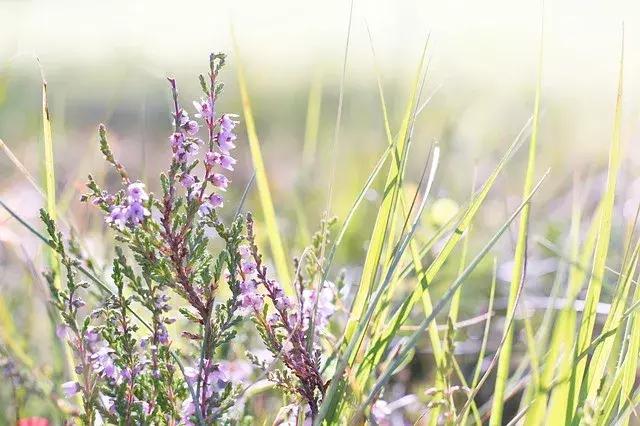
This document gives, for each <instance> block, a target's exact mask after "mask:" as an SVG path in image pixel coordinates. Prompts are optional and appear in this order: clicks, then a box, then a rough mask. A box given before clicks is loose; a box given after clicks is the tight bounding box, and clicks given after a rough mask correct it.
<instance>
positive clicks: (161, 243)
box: [41, 54, 336, 425]
mask: <svg viewBox="0 0 640 426" xmlns="http://www.w3.org/2000/svg"><path fill="white" fill-rule="evenodd" d="M224 64H225V56H224V55H223V54H212V55H211V57H210V63H209V65H210V67H209V73H208V75H207V76H206V77H205V76H203V75H201V76H200V84H201V88H202V91H203V95H204V96H203V98H202V100H199V101H194V102H193V106H194V109H195V112H196V113H195V115H194V117H195V118H197V119H198V120H197V121H196V120H193V119H191V118H190V116H189V113H188V112H187V111H186V110H185V109H184V108H183V107H182V106H181V104H180V102H179V98H178V89H177V84H176V81H175V80H174V79H169V85H170V88H171V93H172V98H173V106H174V111H173V114H172V117H173V128H174V131H173V133H172V134H171V135H170V136H169V143H168V145H169V147H170V151H171V154H172V156H171V163H170V165H169V168H168V169H167V170H166V171H165V172H164V173H162V174H161V176H160V183H161V188H162V193H161V195H160V196H158V197H156V196H155V195H154V194H152V193H149V192H148V191H147V189H146V184H145V183H143V182H141V181H139V180H134V179H133V178H132V177H131V176H130V174H129V172H128V171H127V169H126V167H125V166H124V165H123V164H122V163H120V162H119V161H118V160H117V159H116V154H115V153H114V152H113V151H112V149H111V147H110V145H109V142H108V139H107V131H106V128H105V126H103V125H100V127H99V130H98V133H99V144H100V151H101V153H102V154H103V155H104V158H105V160H106V161H107V163H109V164H110V165H111V166H112V167H113V170H114V171H115V173H117V175H118V176H119V180H120V183H121V188H120V189H118V190H116V191H115V192H109V191H107V190H105V189H103V188H102V187H101V186H100V185H99V183H98V182H96V180H95V179H94V178H93V177H92V176H89V180H88V182H87V187H88V189H89V192H88V193H87V194H85V195H83V196H82V201H86V202H90V203H91V204H93V205H94V206H96V207H97V208H98V209H99V210H101V211H102V213H103V214H104V221H105V223H106V224H107V225H108V227H109V228H111V230H112V231H113V232H114V233H115V238H116V240H117V242H118V243H119V245H118V247H117V248H116V256H115V258H114V260H113V263H112V267H111V283H110V284H106V283H102V282H100V281H97V282H98V283H99V286H98V287H95V286H94V285H92V284H91V283H89V282H87V281H82V280H80V279H79V277H78V274H77V272H78V270H79V269H81V263H80V261H79V260H78V257H81V253H80V251H79V250H78V247H77V245H76V244H75V243H74V241H68V242H67V241H65V239H64V237H63V235H62V233H61V232H60V231H59V230H58V229H57V227H56V224H55V222H54V220H53V219H52V218H51V217H50V215H49V214H48V213H47V211H46V210H44V209H43V210H41V218H42V220H43V222H44V224H45V225H46V230H47V234H48V237H49V240H48V244H49V246H51V247H52V248H53V249H54V251H55V252H56V253H57V254H58V255H59V259H60V263H61V264H62V266H63V269H64V271H66V272H65V277H64V280H63V282H64V286H63V287H62V288H58V286H57V285H56V276H55V272H53V271H52V272H51V273H49V274H47V281H48V282H49V288H50V291H51V294H52V303H53V306H54V307H55V309H56V310H57V312H58V314H59V316H60V318H61V320H62V323H61V324H60V325H59V326H58V327H57V330H56V333H57V336H58V337H59V338H60V339H61V340H62V341H64V342H65V343H66V344H68V345H69V347H70V348H71V350H72V354H73V363H74V368H73V371H72V373H73V375H74V377H75V378H74V379H73V380H71V381H68V382H65V383H63V384H62V390H63V392H64V394H65V395H66V397H67V398H73V397H74V396H76V395H79V396H80V400H81V407H79V412H78V416H79V418H80V419H81V420H82V422H83V423H84V424H94V423H95V422H96V419H97V418H100V419H101V420H102V421H106V422H111V423H116V424H131V423H136V424H175V423H176V422H179V423H180V424H187V425H190V424H213V423H216V424H217V423H229V422H232V421H235V422H237V421H239V420H240V418H241V417H242V415H241V412H240V411H239V410H235V412H234V410H233V408H234V406H235V405H236V404H237V402H238V399H240V398H241V395H242V393H243V392H244V390H243V386H246V385H247V384H246V383H237V382H234V381H233V380H232V372H231V371H230V368H231V365H230V360H228V359H226V358H225V356H224V354H227V353H228V351H227V350H226V348H227V347H228V346H229V345H230V343H231V341H232V340H233V339H234V338H235V337H236V334H237V329H238V326H239V325H240V323H241V322H242V320H243V318H244V317H251V318H252V320H253V322H254V323H255V326H256V327H257V331H258V334H259V335H260V336H261V338H262V341H263V343H264V345H265V347H266V349H267V350H268V351H269V352H270V353H271V355H270V357H268V359H262V358H260V357H258V356H256V355H253V354H252V353H251V352H247V357H248V358H249V359H250V360H251V361H252V362H253V363H254V364H255V365H256V366H257V367H258V368H259V369H260V370H262V372H263V373H264V374H265V376H266V377H267V379H268V380H269V381H270V382H272V383H274V384H275V385H276V386H277V387H278V388H280V389H281V390H282V391H283V392H284V393H285V394H286V395H287V397H288V399H290V400H291V403H290V404H289V405H287V406H286V407H284V408H283V410H282V416H283V419H285V420H283V421H288V420H286V419H294V420H293V421H294V422H295V418H297V416H301V418H307V419H308V420H309V421H313V419H314V418H315V416H316V415H317V414H318V407H319V404H320V403H321V401H322V396H323V394H324V391H325V388H326V382H325V379H324V378H323V375H322V372H321V366H322V359H321V355H322V348H321V345H320V338H321V334H323V333H326V332H327V330H326V329H327V325H328V323H329V319H330V317H331V316H332V314H333V313H334V311H335V306H334V304H333V303H334V298H335V295H336V288H335V285H334V284H333V283H331V282H328V281H324V280H322V277H321V275H322V274H321V270H320V266H319V265H320V264H321V261H322V260H321V259H322V253H323V251H324V246H325V244H327V242H328V238H329V228H330V227H331V225H332V224H334V223H335V219H332V220H325V221H323V222H322V229H321V231H319V232H318V233H317V234H316V235H315V236H314V238H313V244H312V246H311V247H309V251H308V253H309V255H308V256H307V258H308V260H304V259H303V260H297V259H296V260H295V262H294V266H295V267H296V269H297V273H296V276H295V281H294V283H293V284H294V285H293V287H294V288H295V294H293V295H287V294H285V290H284V288H283V286H282V285H281V284H280V283H279V282H278V281H277V280H275V279H273V278H271V277H270V276H269V272H268V267H267V266H266V264H265V263H264V260H263V256H262V255H261V254H260V252H259V249H258V246H257V244H256V235H255V230H254V221H253V218H252V216H251V214H247V215H246V216H243V215H241V214H240V212H239V211H238V212H237V213H236V214H235V215H234V216H233V219H232V221H231V223H230V224H228V225H226V224H225V223H224V221H223V219H222V215H221V214H220V213H221V210H222V209H223V208H224V198H223V195H222V194H223V193H224V192H225V191H226V190H227V189H228V188H230V183H231V180H230V179H229V177H228V176H227V175H226V174H225V173H228V172H231V171H233V169H234V165H235V164H236V160H235V159H234V158H233V157H232V156H231V152H232V150H233V149H234V148H235V140H236V138H237V136H236V134H235V133H234V128H235V126H236V124H237V123H238V121H237V118H238V116H237V115H234V114H219V115H218V114H217V112H216V102H217V100H218V97H219V96H220V95H221V94H222V89H223V85H222V83H220V82H219V81H218V75H219V72H220V70H221V69H222V67H223V66H224ZM201 130H202V132H201ZM200 133H203V134H205V135H206V136H205V140H203V139H200V138H199V135H200ZM202 152H204V153H202ZM214 238H215V239H216V240H218V239H219V241H220V242H221V243H222V244H221V248H220V249H218V250H216V251H213V250H212V245H211V240H212V239H214ZM69 250H72V251H74V253H73V254H70V253H69ZM223 286H224V287H226V289H227V290H228V291H227V294H226V295H225V296H222V291H221V287H223ZM314 286H315V287H314ZM172 295H175V296H177V297H179V298H180V299H182V302H181V303H180V306H181V307H179V308H178V309H175V308H174V307H173V306H172V305H173V303H172ZM91 296H97V297H95V298H94V299H97V302H96V303H95V306H92V307H91V308H89V307H88V305H87V301H86V299H87V297H91ZM140 308H142V311H141V310H140ZM177 316H180V317H181V318H182V319H183V320H184V321H181V322H180V329H181V332H180V333H179V335H178V336H171V335H170V333H169V331H168V328H167V327H168V326H169V325H171V324H173V323H175V322H176V320H177V318H176V317H177ZM176 339H177V340H179V341H182V342H183V343H185V344H180V342H176ZM279 365H281V366H279ZM298 413H300V414H298Z"/></svg>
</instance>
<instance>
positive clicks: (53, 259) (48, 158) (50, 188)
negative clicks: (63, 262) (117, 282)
mask: <svg viewBox="0 0 640 426" xmlns="http://www.w3.org/2000/svg"><path fill="white" fill-rule="evenodd" d="M42 138H43V148H44V184H45V192H46V208H47V212H48V213H49V216H51V219H53V220H56V219H57V210H56V178H55V163H54V159H53V136H52V133H51V116H50V114H49V104H48V100H47V82H46V81H45V79H44V76H43V78H42ZM49 266H50V268H51V270H52V272H53V273H54V274H55V279H54V283H55V286H56V287H57V288H60V274H59V271H60V265H59V262H58V260H57V255H56V253H55V252H54V251H53V250H50V251H49Z"/></svg>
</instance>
